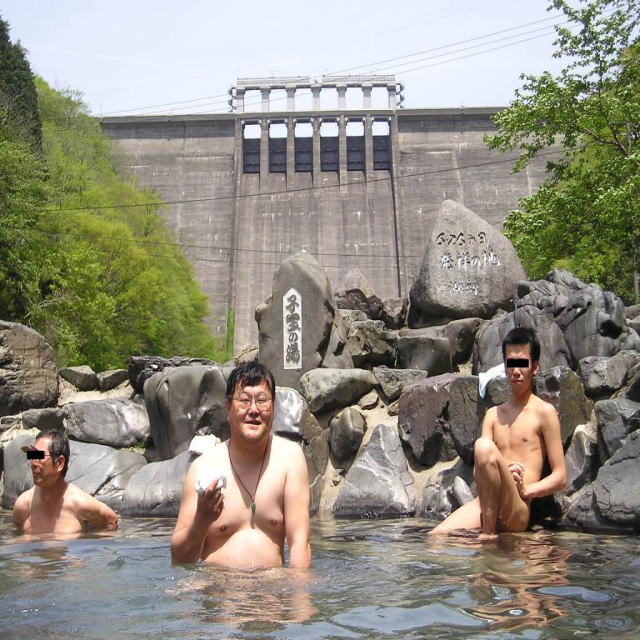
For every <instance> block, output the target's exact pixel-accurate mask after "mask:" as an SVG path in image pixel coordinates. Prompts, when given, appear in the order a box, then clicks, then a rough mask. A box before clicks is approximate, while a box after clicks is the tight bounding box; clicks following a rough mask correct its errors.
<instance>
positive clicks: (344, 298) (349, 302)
mask: <svg viewBox="0 0 640 640" xmlns="http://www.w3.org/2000/svg"><path fill="white" fill-rule="evenodd" d="M335 300H336V304H337V306H338V308H340V309H352V310H356V311H363V312H364V313H365V314H366V315H367V318H369V319H370V320H380V319H381V318H382V315H383V312H384V308H383V304H382V300H380V298H379V297H378V296H377V295H376V294H375V292H374V291H373V288H372V287H371V285H370V284H369V282H368V280H367V279H366V278H365V277H364V275H362V273H361V272H360V270H358V269H351V270H350V271H348V272H347V273H346V274H345V276H344V278H343V279H342V282H341V283H340V286H339V287H338V289H337V290H336V295H335Z"/></svg>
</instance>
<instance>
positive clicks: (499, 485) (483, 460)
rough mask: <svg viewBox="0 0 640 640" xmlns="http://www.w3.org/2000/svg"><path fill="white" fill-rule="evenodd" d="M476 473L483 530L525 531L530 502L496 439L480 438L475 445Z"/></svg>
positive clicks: (474, 473) (492, 533)
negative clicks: (517, 483) (499, 448)
mask: <svg viewBox="0 0 640 640" xmlns="http://www.w3.org/2000/svg"><path fill="white" fill-rule="evenodd" d="M474 457H475V460H474V461H475V467H474V470H473V475H474V478H475V481H476V486H477V488H478V498H479V500H480V511H481V513H482V532H483V533H484V534H487V535H495V534H496V532H497V531H499V530H500V531H514V532H515V531H524V530H525V529H526V528H527V525H528V523H529V505H528V504H527V503H526V502H525V501H524V500H523V499H522V498H521V497H520V493H519V492H518V487H517V486H516V483H515V480H514V479H513V476H512V475H511V472H510V471H509V466H508V462H507V461H506V460H505V459H504V458H503V456H502V454H501V453H500V451H499V450H498V447H497V446H496V444H495V442H493V440H491V439H490V438H478V440H476V444H475V447H474Z"/></svg>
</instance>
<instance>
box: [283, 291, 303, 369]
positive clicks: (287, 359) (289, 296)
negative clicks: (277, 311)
mask: <svg viewBox="0 0 640 640" xmlns="http://www.w3.org/2000/svg"><path fill="white" fill-rule="evenodd" d="M282 335H283V336H285V339H284V340H283V341H282V349H283V354H282V357H283V363H282V366H283V368H284V369H302V296H301V295H300V294H299V293H298V292H297V291H296V290H295V289H293V288H291V289H289V291H287V293H285V294H284V295H283V296H282Z"/></svg>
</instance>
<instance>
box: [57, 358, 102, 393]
mask: <svg viewBox="0 0 640 640" xmlns="http://www.w3.org/2000/svg"><path fill="white" fill-rule="evenodd" d="M58 375H59V376H60V377H61V378H62V379H63V380H66V381H67V382H70V383H71V384H72V385H73V386H74V387H75V388H76V389H77V390H78V391H93V390H94V389H95V388H97V386H98V378H97V377H96V372H95V371H94V370H93V369H92V368H91V367H89V366H87V365H86V364H85V365H82V366H80V367H67V368H66V369H60V371H58Z"/></svg>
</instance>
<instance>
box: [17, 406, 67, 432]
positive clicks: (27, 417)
mask: <svg viewBox="0 0 640 640" xmlns="http://www.w3.org/2000/svg"><path fill="white" fill-rule="evenodd" d="M63 421H64V411H62V409H54V408H48V409H28V410H27V411H24V412H23V413H22V426H23V427H24V428H25V429H38V430H40V431H44V430H45V429H62V427H63Z"/></svg>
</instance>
